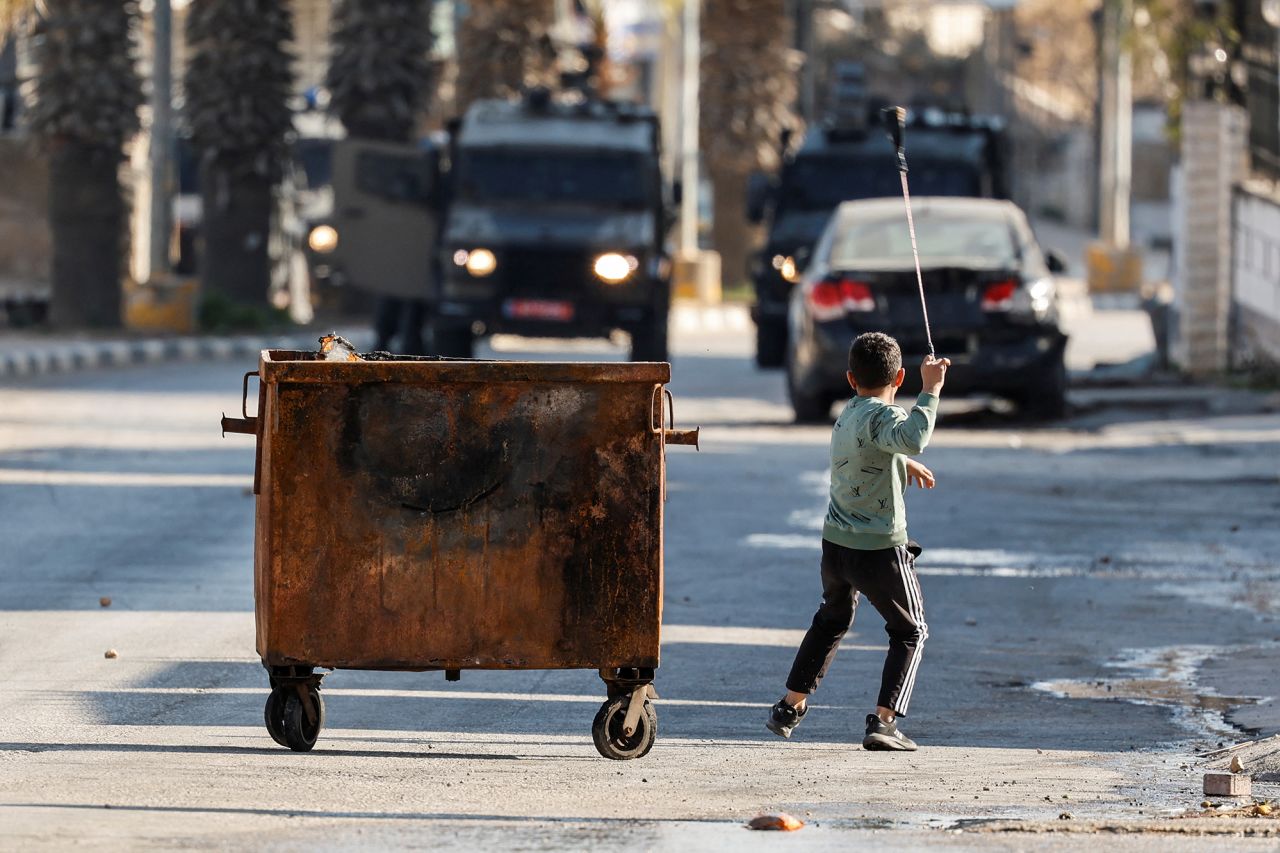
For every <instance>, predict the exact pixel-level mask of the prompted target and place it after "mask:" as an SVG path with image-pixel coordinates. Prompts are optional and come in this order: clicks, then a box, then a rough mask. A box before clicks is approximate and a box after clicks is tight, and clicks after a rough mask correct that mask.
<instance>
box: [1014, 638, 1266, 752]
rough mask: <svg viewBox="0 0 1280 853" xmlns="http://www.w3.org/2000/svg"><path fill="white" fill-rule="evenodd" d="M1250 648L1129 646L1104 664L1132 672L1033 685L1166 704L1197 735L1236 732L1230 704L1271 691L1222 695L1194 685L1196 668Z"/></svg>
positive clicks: (1076, 695)
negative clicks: (1230, 717)
mask: <svg viewBox="0 0 1280 853" xmlns="http://www.w3.org/2000/svg"><path fill="white" fill-rule="evenodd" d="M1248 652H1249V649H1248V648H1234V649H1233V648H1230V647H1219V646H1167V647H1164V648H1157V649H1127V650H1125V651H1124V652H1122V653H1121V654H1120V655H1119V656H1118V657H1116V658H1114V659H1112V660H1109V661H1107V662H1106V664H1105V665H1106V666H1107V667H1109V668H1112V669H1119V670H1128V671H1130V672H1131V673H1132V674H1130V675H1122V676H1117V677H1115V678H1090V679H1070V678H1066V679H1059V680H1056V681H1039V682H1036V683H1035V684H1033V685H1031V688H1032V689H1033V690H1040V691H1043V692H1046V693H1050V694H1052V695H1054V696H1057V697H1058V698H1060V699H1103V700H1111V701H1119V702H1131V703H1133V704H1135V705H1154V706H1158V707H1164V708H1169V709H1171V710H1172V712H1173V719H1174V722H1176V723H1178V724H1179V725H1181V726H1182V727H1184V728H1185V729H1187V730H1188V732H1190V733H1192V734H1194V735H1196V736H1198V737H1204V736H1205V735H1207V734H1212V735H1215V736H1219V737H1225V738H1238V737H1239V735H1240V729H1238V728H1236V727H1235V726H1233V725H1231V724H1230V723H1228V722H1227V720H1226V714H1227V713H1228V712H1229V711H1230V710H1231V709H1232V708H1235V707H1238V706H1240V705H1254V704H1257V703H1259V702H1264V701H1269V700H1270V698H1271V697H1267V696H1222V695H1220V694H1218V692H1217V691H1215V690H1213V689H1212V688H1206V687H1202V686H1200V685H1198V684H1197V683H1196V674H1197V672H1198V671H1199V669H1200V666H1201V664H1203V663H1204V661H1205V660H1206V659H1207V658H1209V657H1214V656H1219V655H1223V654H1232V653H1237V654H1247V653H1248Z"/></svg>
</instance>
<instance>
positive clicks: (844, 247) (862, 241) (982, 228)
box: [830, 207, 1019, 269]
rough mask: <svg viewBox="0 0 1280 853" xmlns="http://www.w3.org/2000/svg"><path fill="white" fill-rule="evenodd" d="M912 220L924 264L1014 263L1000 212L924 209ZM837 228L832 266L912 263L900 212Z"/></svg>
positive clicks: (1014, 254) (1014, 252)
mask: <svg viewBox="0 0 1280 853" xmlns="http://www.w3.org/2000/svg"><path fill="white" fill-rule="evenodd" d="M915 223H916V242H917V244H918V245H919V247H920V262H921V264H923V265H925V266H929V265H930V264H931V263H937V262H956V261H961V260H962V261H963V262H964V263H966V264H968V265H972V266H981V267H1009V266H1013V265H1016V264H1018V262H1019V253H1018V246H1017V243H1016V241H1015V240H1014V236H1013V228H1012V227H1011V225H1010V224H1009V221H1008V219H1006V218H1005V217H1004V216H1003V215H1001V214H999V213H993V212H988V211H976V210H973V209H953V210H946V211H940V210H935V209H930V208H927V207H926V208H924V209H919V210H917V211H916V212H915ZM836 227H837V231H836V233H835V235H834V239H833V241H832V244H831V262H830V263H831V266H832V267H835V268H838V269H839V268H844V269H849V268H855V267H868V266H886V267H900V266H901V267H906V266H911V265H913V260H912V256H911V233H910V231H909V230H908V228H907V218H906V213H905V211H903V210H895V211H893V212H892V213H890V212H888V211H886V212H885V213H884V214H883V215H876V216H874V217H867V216H865V215H862V216H858V217H857V218H853V217H849V218H846V219H845V220H844V221H843V222H840V223H839V224H838V225H837V226H836Z"/></svg>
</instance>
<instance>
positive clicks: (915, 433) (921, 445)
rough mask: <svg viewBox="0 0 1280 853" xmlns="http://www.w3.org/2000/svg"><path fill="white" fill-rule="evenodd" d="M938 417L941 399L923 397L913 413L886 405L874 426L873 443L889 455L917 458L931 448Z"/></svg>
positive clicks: (872, 430) (924, 395)
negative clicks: (900, 454) (902, 454)
mask: <svg viewBox="0 0 1280 853" xmlns="http://www.w3.org/2000/svg"><path fill="white" fill-rule="evenodd" d="M937 416H938V398H937V397H936V396H935V395H933V394H929V393H924V394H921V395H920V397H919V398H918V399H917V400H916V404H915V405H914V406H912V407H911V411H910V412H904V411H902V409H899V408H898V407H897V406H886V407H885V408H884V409H882V410H881V412H880V414H879V415H877V417H876V420H875V422H874V423H873V424H872V427H871V440H872V441H873V442H875V445H876V447H878V448H880V449H881V450H883V451H885V452H886V453H905V454H906V455H908V456H914V455H916V454H917V453H921V452H923V451H924V449H925V448H926V447H927V446H928V445H929V439H930V438H931V437H932V436H933V424H934V421H935V420H936V419H937Z"/></svg>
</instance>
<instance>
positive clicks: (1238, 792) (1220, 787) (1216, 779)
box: [1204, 773, 1253, 797]
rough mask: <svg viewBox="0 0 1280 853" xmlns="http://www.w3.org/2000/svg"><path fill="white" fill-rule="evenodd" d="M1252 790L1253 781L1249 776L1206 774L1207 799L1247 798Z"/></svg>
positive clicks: (1205, 791) (1241, 774) (1243, 774)
mask: <svg viewBox="0 0 1280 853" xmlns="http://www.w3.org/2000/svg"><path fill="white" fill-rule="evenodd" d="M1252 790H1253V786H1252V779H1250V777H1249V776H1248V774H1245V773H1206V774H1204V793H1205V796H1207V797H1247V796H1249V794H1250V792H1251V791H1252Z"/></svg>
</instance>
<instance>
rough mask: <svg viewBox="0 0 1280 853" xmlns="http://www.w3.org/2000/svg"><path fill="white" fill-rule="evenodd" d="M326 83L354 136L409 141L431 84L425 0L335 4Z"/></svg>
mask: <svg viewBox="0 0 1280 853" xmlns="http://www.w3.org/2000/svg"><path fill="white" fill-rule="evenodd" d="M332 41H333V56H332V57H331V58H330V60H329V73H328V77H327V79H326V81H325V85H326V86H328V88H329V94H330V97H331V101H330V109H331V110H332V111H333V113H334V114H336V115H337V116H338V118H339V119H340V120H341V121H342V123H343V125H344V126H346V128H347V132H348V133H350V134H352V135H353V136H362V137H365V138H368V139H387V140H392V141H407V140H409V139H411V138H412V137H413V130H414V123H415V121H416V119H417V114H418V110H419V109H421V108H422V106H423V103H424V102H425V101H426V98H427V94H428V88H429V86H430V85H431V82H432V81H431V64H430V62H429V61H428V59H427V51H428V50H429V49H430V47H431V30H430V26H429V24H428V20H427V7H426V3H425V2H424V0H338V2H337V4H336V5H335V7H334V10H333V37H332Z"/></svg>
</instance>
